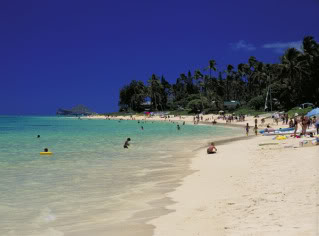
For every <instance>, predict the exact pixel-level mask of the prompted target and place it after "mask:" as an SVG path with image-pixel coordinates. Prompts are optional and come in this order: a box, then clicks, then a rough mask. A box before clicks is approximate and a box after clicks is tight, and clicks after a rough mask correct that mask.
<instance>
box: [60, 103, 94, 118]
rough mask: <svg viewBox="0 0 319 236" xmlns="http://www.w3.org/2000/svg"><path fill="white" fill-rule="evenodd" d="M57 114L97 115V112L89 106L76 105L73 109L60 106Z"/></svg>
mask: <svg viewBox="0 0 319 236" xmlns="http://www.w3.org/2000/svg"><path fill="white" fill-rule="evenodd" d="M56 114H57V115H61V116H89V115H95V114H97V113H96V112H93V111H91V110H90V109H89V108H87V107H86V106H84V105H76V106H75V107H73V108H71V109H62V108H59V109H58V110H57V112H56Z"/></svg>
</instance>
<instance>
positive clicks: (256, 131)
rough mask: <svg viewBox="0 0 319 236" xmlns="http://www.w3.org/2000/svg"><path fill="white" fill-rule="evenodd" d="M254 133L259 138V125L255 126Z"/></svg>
mask: <svg viewBox="0 0 319 236" xmlns="http://www.w3.org/2000/svg"><path fill="white" fill-rule="evenodd" d="M254 131H255V135H256V136H257V134H258V126H257V124H255V127H254Z"/></svg>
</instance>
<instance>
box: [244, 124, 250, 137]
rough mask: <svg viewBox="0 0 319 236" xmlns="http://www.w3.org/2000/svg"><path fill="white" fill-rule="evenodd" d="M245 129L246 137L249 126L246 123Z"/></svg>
mask: <svg viewBox="0 0 319 236" xmlns="http://www.w3.org/2000/svg"><path fill="white" fill-rule="evenodd" d="M245 129H246V135H247V136H248V134H249V124H248V123H247V124H246V127H245Z"/></svg>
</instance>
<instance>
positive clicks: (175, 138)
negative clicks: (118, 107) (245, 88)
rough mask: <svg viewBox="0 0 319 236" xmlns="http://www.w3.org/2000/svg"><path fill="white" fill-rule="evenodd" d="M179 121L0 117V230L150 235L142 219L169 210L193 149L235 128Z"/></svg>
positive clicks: (59, 235)
mask: <svg viewBox="0 0 319 236" xmlns="http://www.w3.org/2000/svg"><path fill="white" fill-rule="evenodd" d="M141 126H143V127H144V130H142V129H141ZM180 126H181V130H177V128H176V124H172V123H169V122H151V121H147V122H146V123H137V121H115V120H96V119H94V120H93V119H92V120H88V119H81V120H79V119H76V118H68V117H40V116H38V117H31V116H0V235H2V236H25V235H30V236H31V235H32V236H38V235H39V236H64V235H66V236H73V235H74V236H75V235H76V236H82V235H83V236H84V235H87V236H89V235H94V236H99V235H107V236H113V235H114V236H115V235H116V236H133V235H139V236H143V235H145V236H146V235H151V233H152V229H153V228H152V226H151V225H148V224H145V222H147V221H148V220H150V219H153V218H154V217H158V216H160V215H162V214H166V213H168V210H165V208H164V207H165V206H166V205H168V204H171V203H172V202H171V200H170V199H168V198H166V197H165V193H167V192H169V191H172V190H173V189H174V188H176V187H177V186H179V183H180V181H181V179H182V178H183V177H184V176H186V175H187V174H190V173H191V171H190V170H188V165H189V163H190V160H191V157H194V155H195V153H196V150H197V149H198V148H199V147H200V146H202V145H203V144H205V143H207V142H208V141H211V140H214V139H217V138H220V137H226V136H227V137H228V136H234V135H236V134H239V132H241V131H238V130H236V129H232V128H224V127H220V126H205V125H196V126H195V125H181V123H180ZM37 135H40V138H37ZM128 137H129V138H131V140H132V141H131V145H130V146H129V148H128V149H124V148H123V144H124V142H125V140H126V139H127V138H128ZM44 148H48V149H49V151H51V152H53V155H51V156H44V155H40V152H42V151H43V149H44Z"/></svg>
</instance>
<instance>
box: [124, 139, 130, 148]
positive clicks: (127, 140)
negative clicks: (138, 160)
mask: <svg viewBox="0 0 319 236" xmlns="http://www.w3.org/2000/svg"><path fill="white" fill-rule="evenodd" d="M130 141H131V139H130V138H127V139H126V141H125V143H124V146H123V147H124V148H128V146H130V143H129V142H130Z"/></svg>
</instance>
